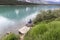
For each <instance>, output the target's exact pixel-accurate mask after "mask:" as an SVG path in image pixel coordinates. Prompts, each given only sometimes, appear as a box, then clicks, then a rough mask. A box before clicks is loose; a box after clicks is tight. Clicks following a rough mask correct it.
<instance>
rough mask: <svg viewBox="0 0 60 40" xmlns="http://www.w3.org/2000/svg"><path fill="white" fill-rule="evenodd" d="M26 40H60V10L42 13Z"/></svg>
mask: <svg viewBox="0 0 60 40" xmlns="http://www.w3.org/2000/svg"><path fill="white" fill-rule="evenodd" d="M33 22H34V23H35V25H34V27H33V28H32V29H31V30H30V31H29V32H28V33H27V34H26V35H25V37H24V40H60V9H59V10H53V11H51V10H47V11H41V12H40V13H39V14H38V15H37V17H36V18H35V20H34V21H33Z"/></svg>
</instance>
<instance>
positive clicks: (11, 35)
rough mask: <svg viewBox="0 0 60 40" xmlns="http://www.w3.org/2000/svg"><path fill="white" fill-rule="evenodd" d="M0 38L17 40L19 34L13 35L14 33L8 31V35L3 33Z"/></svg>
mask: <svg viewBox="0 0 60 40" xmlns="http://www.w3.org/2000/svg"><path fill="white" fill-rule="evenodd" d="M2 40H19V36H18V35H15V34H14V33H10V34H8V35H5V36H4V37H3V38H2Z"/></svg>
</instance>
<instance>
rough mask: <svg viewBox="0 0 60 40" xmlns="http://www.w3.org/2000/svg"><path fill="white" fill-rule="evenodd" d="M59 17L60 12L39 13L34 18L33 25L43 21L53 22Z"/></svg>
mask: <svg viewBox="0 0 60 40" xmlns="http://www.w3.org/2000/svg"><path fill="white" fill-rule="evenodd" d="M58 17H60V10H53V11H51V10H47V11H41V12H40V13H39V14H38V15H37V16H36V18H35V20H34V23H38V22H41V21H44V20H51V19H52V20H55V19H56V18H58Z"/></svg>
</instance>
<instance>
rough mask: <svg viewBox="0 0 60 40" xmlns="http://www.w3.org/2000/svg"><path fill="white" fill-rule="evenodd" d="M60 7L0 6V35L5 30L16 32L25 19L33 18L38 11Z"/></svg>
mask: <svg viewBox="0 0 60 40" xmlns="http://www.w3.org/2000/svg"><path fill="white" fill-rule="evenodd" d="M54 8H60V6H39V5H34V6H33V5H30V6H29V5H27V6H23V5H20V6H9V5H6V6H4V5H3V6H2V5H1V6H0V36H2V35H3V34H5V33H6V32H9V31H11V32H14V33H18V29H19V28H21V27H23V25H25V23H26V21H27V20H29V19H30V18H33V17H34V16H35V15H36V14H37V12H38V11H40V10H46V9H54Z"/></svg>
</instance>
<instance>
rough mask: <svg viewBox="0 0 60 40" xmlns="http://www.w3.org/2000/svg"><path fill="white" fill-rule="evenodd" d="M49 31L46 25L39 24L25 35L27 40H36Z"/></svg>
mask: <svg viewBox="0 0 60 40" xmlns="http://www.w3.org/2000/svg"><path fill="white" fill-rule="evenodd" d="M47 30H48V29H47V27H46V24H43V23H41V24H38V25H36V26H35V27H33V28H32V29H31V30H30V31H29V32H28V33H27V34H26V35H25V40H36V37H39V35H43V34H44V33H45V32H46V31H47Z"/></svg>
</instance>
